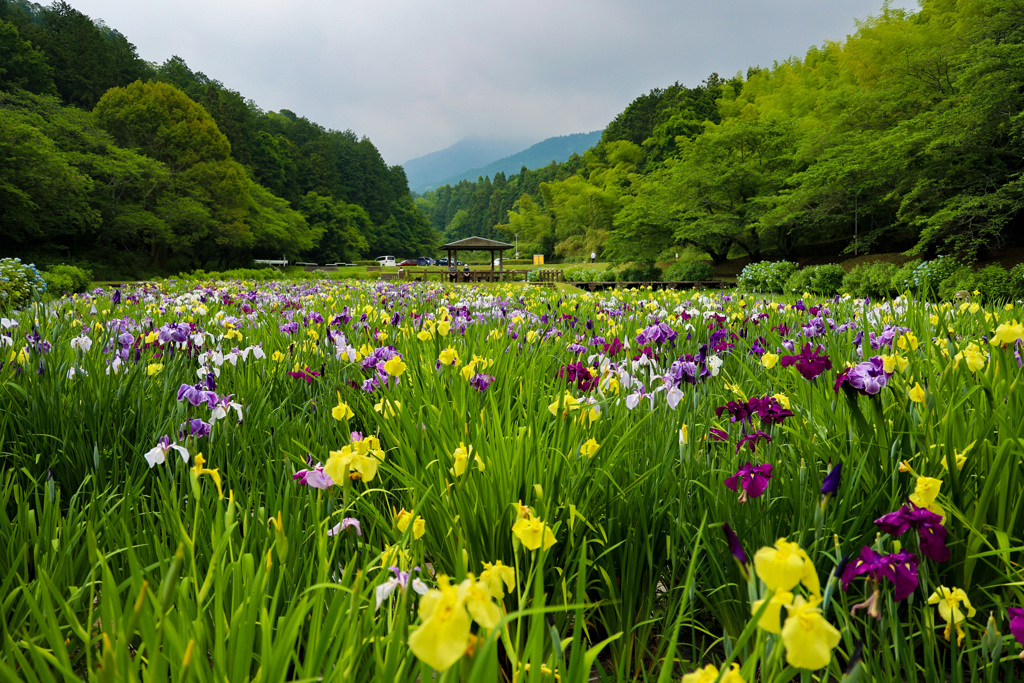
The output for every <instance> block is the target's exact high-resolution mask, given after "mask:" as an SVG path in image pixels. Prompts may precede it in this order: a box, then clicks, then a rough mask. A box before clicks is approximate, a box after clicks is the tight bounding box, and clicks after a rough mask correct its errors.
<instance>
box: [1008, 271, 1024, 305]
mask: <svg viewBox="0 0 1024 683" xmlns="http://www.w3.org/2000/svg"><path fill="white" fill-rule="evenodd" d="M1010 296H1011V297H1013V298H1014V299H1022V298H1024V263H1018V264H1017V265H1015V266H1014V267H1013V268H1011V269H1010Z"/></svg>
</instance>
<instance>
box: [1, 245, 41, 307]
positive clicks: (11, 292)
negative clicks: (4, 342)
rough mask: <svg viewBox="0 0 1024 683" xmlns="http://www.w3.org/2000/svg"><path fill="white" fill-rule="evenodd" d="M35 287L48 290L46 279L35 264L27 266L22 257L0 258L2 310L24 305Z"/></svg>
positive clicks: (38, 289) (39, 289) (37, 289)
mask: <svg viewBox="0 0 1024 683" xmlns="http://www.w3.org/2000/svg"><path fill="white" fill-rule="evenodd" d="M33 289H35V290H36V291H38V292H44V291H46V281H45V280H43V276H42V275H40V274H39V271H38V270H36V266H35V264H33V263H30V264H28V265H27V266H26V265H25V264H23V263H22V262H21V259H20V258H5V259H0V311H4V312H8V311H11V310H13V309H15V308H17V307H19V306H24V305H25V303H27V302H28V300H29V299H30V298H31V296H32V290H33Z"/></svg>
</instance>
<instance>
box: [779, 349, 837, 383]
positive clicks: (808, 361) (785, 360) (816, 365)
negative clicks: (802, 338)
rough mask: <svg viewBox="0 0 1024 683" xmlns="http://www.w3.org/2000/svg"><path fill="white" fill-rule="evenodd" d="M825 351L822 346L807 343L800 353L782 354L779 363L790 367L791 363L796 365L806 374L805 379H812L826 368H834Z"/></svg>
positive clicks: (799, 370) (801, 372) (800, 371)
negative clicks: (793, 354)
mask: <svg viewBox="0 0 1024 683" xmlns="http://www.w3.org/2000/svg"><path fill="white" fill-rule="evenodd" d="M823 351H824V348H823V347H821V346H818V347H814V346H811V345H810V344H805V345H804V348H803V349H802V350H801V351H800V353H799V354H797V355H795V356H782V357H781V358H780V359H779V364H780V365H781V366H782V367H784V368H788V367H789V366H790V365H793V366H796V369H797V371H798V372H799V373H800V374H801V375H803V376H804V379H807V380H812V379H814V378H815V377H817V376H818V375H820V374H821V373H823V372H825V371H826V370H831V369H832V361H831V360H830V359H829V357H828V356H827V355H823V353H822V352H823Z"/></svg>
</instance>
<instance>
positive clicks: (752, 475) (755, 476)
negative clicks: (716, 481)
mask: <svg viewBox="0 0 1024 683" xmlns="http://www.w3.org/2000/svg"><path fill="white" fill-rule="evenodd" d="M771 478H772V466H771V463H762V464H760V465H751V464H750V463H749V462H747V463H744V464H743V467H741V468H740V469H739V471H738V472H736V474H734V475H732V476H731V477H729V478H728V479H726V480H725V486H726V488H728V489H729V490H730V491H738V490H739V489H740V488H742V489H743V490H742V491H740V502H741V503H745V502H747V499H748V498H757V497H758V496H760V495H762V494H763V493H764V492H765V489H767V488H768V482H769V480H771Z"/></svg>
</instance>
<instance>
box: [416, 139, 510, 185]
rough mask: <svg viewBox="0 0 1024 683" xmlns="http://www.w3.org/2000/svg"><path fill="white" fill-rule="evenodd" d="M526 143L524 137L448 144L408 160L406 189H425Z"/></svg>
mask: <svg viewBox="0 0 1024 683" xmlns="http://www.w3.org/2000/svg"><path fill="white" fill-rule="evenodd" d="M528 144H529V140H523V139H497V138H465V139H463V140H459V141H458V142H456V143H455V144H454V145H452V146H451V147H447V148H445V149H442V150H440V151H437V152H431V153H430V154H425V155H423V156H421V157H416V158H415V159H410V160H409V161H407V162H405V163H404V164H402V166H403V167H404V168H405V175H406V177H407V178H408V179H409V189H411V190H412V191H413V192H425V191H427V190H430V189H433V188H435V187H437V186H438V185H440V184H441V181H442V180H444V179H445V178H448V177H450V176H453V175H455V174H458V173H462V172H464V171H465V170H466V169H467V168H476V167H478V166H483V165H485V164H489V163H491V162H492V161H494V160H495V159H500V158H501V157H503V156H506V155H508V154H512V153H514V152H516V151H517V150H521V149H522V148H523V146H525V145H528ZM516 170H517V171H518V170H519V169H518V168H517V169H516Z"/></svg>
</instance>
